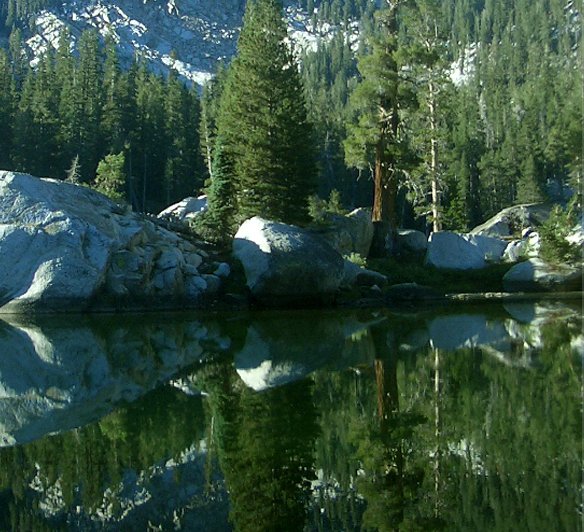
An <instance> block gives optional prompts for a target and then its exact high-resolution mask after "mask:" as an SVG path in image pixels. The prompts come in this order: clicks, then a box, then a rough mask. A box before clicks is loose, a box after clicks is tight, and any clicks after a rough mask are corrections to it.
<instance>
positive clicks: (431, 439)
mask: <svg viewBox="0 0 584 532" xmlns="http://www.w3.org/2000/svg"><path fill="white" fill-rule="evenodd" d="M581 314H582V312H581V307H579V306H575V307H570V306H566V305H565V304H560V303H554V302H546V303H545V304H533V303H529V304H528V303H525V304H524V303H521V304H513V305H511V304H509V305H506V306H501V305H481V306H477V307H467V306H463V307H458V308H456V309H454V308H449V309H441V310H436V309H434V310H424V309H418V310H416V311H412V310H410V311H407V312H405V311H404V312H396V311H392V312H390V311H386V310H383V311H382V310H362V311H341V312H339V311H309V312H305V311H303V312H299V311H294V312H262V313H249V314H247V313H240V314H213V315H208V314H207V315H205V314H193V313H188V314H187V313H176V314H173V313H168V314H164V315H162V314H152V315H140V316H93V317H91V316H79V317H75V318H72V317H71V316H66V317H65V316H61V317H58V318H52V319H50V318H46V317H45V318H42V319H40V318H39V319H36V320H32V321H18V320H14V319H13V320H12V321H0V444H1V446H2V447H3V448H0V529H2V530H5V529H6V530H44V529H46V530H58V529H64V530H102V529H111V530H122V529H124V530H127V529H133V530H137V529H140V530H142V529H143V530H146V529H148V527H151V528H153V529H155V527H160V529H164V530H166V529H175V528H177V529H178V528H179V527H182V529H187V530H205V531H207V530H210V531H211V530H232V529H234V530H402V529H403V530H418V529H419V530H471V529H472V530H509V529H522V530H530V529H531V530H579V529H581V524H580V523H581V512H582V508H581V504H580V501H581V485H580V484H581V483H580V463H581V454H582V453H581V436H582V424H581V403H580V393H581V367H582V357H583V355H584V336H583V334H582V317H581Z"/></svg>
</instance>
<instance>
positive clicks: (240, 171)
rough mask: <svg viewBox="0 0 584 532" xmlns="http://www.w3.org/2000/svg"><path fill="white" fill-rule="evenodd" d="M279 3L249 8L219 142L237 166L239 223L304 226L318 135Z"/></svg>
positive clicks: (266, 1)
mask: <svg viewBox="0 0 584 532" xmlns="http://www.w3.org/2000/svg"><path fill="white" fill-rule="evenodd" d="M287 37H288V36H287V32H286V26H285V23H284V21H283V19H282V5H281V3H280V2H279V1H277V0H255V1H250V2H248V4H247V9H246V13H245V17H244V25H243V29H242V31H241V35H240V38H239V42H238V53H237V57H236V58H235V60H234V61H233V64H232V66H231V70H230V73H229V77H228V80H227V83H226V87H225V90H224V92H223V95H222V99H221V109H220V116H219V120H218V134H219V135H221V136H222V137H223V138H224V140H225V151H226V154H227V156H228V157H230V158H232V160H233V162H234V176H233V177H234V178H235V184H236V191H237V193H236V196H237V209H238V218H239V219H240V220H242V219H245V218H248V217H250V216H254V215H262V216H264V217H267V218H271V219H275V220H280V221H286V222H291V223H302V222H304V221H307V218H308V209H307V201H306V198H307V196H308V195H310V194H311V193H312V192H313V191H314V188H315V163H314V154H313V140H312V134H311V129H310V126H309V124H308V121H307V116H306V115H307V113H306V107H305V101H304V95H303V90H302V84H301V81H300V75H299V73H298V69H297V65H296V62H295V60H294V57H293V55H292V52H291V51H290V48H289V44H288V42H287Z"/></svg>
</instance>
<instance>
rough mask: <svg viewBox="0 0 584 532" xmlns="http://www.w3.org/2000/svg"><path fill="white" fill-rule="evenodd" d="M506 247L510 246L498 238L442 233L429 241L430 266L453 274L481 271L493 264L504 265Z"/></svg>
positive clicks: (427, 262) (427, 257)
mask: <svg viewBox="0 0 584 532" xmlns="http://www.w3.org/2000/svg"><path fill="white" fill-rule="evenodd" d="M506 247H507V243H506V242H505V241H503V240H500V239H498V238H493V237H488V236H483V235H473V234H460V233H454V232H452V231H438V232H436V233H432V234H431V235H430V238H429V239H428V248H427V251H426V264H427V265H428V266H433V267H434V268H445V269H451V270H478V269H481V268H484V267H486V266H487V264H488V263H489V262H498V261H500V260H501V259H502V257H503V253H504V251H505V248H506Z"/></svg>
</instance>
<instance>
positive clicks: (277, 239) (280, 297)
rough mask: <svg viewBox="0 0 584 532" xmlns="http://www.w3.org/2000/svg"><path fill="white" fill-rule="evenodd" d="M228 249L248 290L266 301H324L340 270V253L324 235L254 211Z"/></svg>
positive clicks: (338, 281) (337, 281) (332, 290)
mask: <svg viewBox="0 0 584 532" xmlns="http://www.w3.org/2000/svg"><path fill="white" fill-rule="evenodd" d="M233 253H234V255H235V257H236V258H237V259H238V260H239V261H240V262H241V264H242V265H243V268H244V271H245V276H246V280H247V286H248V287H249V289H250V291H251V294H252V296H253V297H254V298H255V299H257V300H259V301H261V302H262V303H264V304H268V305H276V306H278V305H286V304H310V303H322V302H325V301H328V300H330V299H331V298H332V297H333V296H334V294H335V292H336V291H337V290H338V288H339V287H340V285H341V282H342V280H343V276H344V261H343V258H342V257H341V255H340V254H339V253H337V252H336V251H335V250H334V249H333V248H332V247H331V246H330V245H329V244H328V243H327V242H325V241H324V240H323V239H321V238H319V237H318V236H316V235H314V234H313V233H311V232H310V231H308V230H305V229H300V228H298V227H295V226H291V225H286V224H283V223H277V222H270V221H267V220H264V219H262V218H260V217H258V216H256V217H254V218H250V219H249V220H246V221H245V222H244V223H243V224H242V225H241V227H240V228H239V230H238V231H237V234H236V235H235V239H234V241H233Z"/></svg>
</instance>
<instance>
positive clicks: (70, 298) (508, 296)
mask: <svg viewBox="0 0 584 532" xmlns="http://www.w3.org/2000/svg"><path fill="white" fill-rule="evenodd" d="M183 203H184V205H188V204H189V202H183ZM528 207H529V206H528ZM169 209H170V211H171V212H173V213H174V214H173V216H171V217H170V220H169V219H168V217H167V219H158V218H155V217H150V216H145V215H140V214H136V213H133V212H132V211H131V210H130V209H129V208H128V207H124V206H120V205H118V204H116V203H114V202H113V201H111V200H109V199H108V198H107V197H105V196H103V195H102V194H100V193H98V192H96V191H94V190H92V189H90V188H88V187H85V186H82V185H75V184H71V183H65V182H62V181H57V180H52V179H40V178H37V177H33V176H30V175H28V174H21V173H15V172H7V171H0V314H10V313H13V314H29V313H64V312H65V313H66V312H140V311H151V310H163V311H168V310H190V309H199V310H200V309H209V310H213V309H221V310H229V309H232V310H237V309H248V308H255V307H257V306H265V307H272V308H289V307H319V306H320V307H322V306H326V307H328V306H332V307H365V306H368V307H371V306H387V305H394V304H401V303H404V302H405V303H411V302H427V303H429V302H433V303H440V302H446V303H448V302H453V301H457V302H460V301H482V300H485V301H493V300H503V301H508V300H525V299H532V300H537V299H547V298H555V299H564V298H570V299H577V298H580V299H581V298H582V292H581V290H582V269H581V265H580V267H567V266H561V267H558V266H553V267H552V266H550V265H547V264H545V263H544V262H543V261H542V260H541V259H539V257H538V256H537V252H536V251H537V246H536V245H535V244H534V242H536V240H537V239H536V238H534V234H536V233H535V231H534V230H533V229H532V228H531V229H529V230H526V228H525V227H523V226H525V225H526V224H529V223H531V222H532V220H531V219H530V216H531V215H530V214H529V213H530V212H531V211H533V212H534V213H536V214H537V216H539V217H541V216H542V210H541V208H539V207H533V208H527V207H525V206H520V207H518V208H516V209H515V211H512V210H509V209H506V211H507V212H502V213H501V214H500V215H499V216H498V218H496V219H493V220H492V221H491V223H486V224H483V226H481V227H480V228H477V230H475V231H474V232H471V233H469V234H467V235H465V234H463V235H460V234H457V233H452V232H447V231H444V232H440V233H435V234H432V235H430V238H428V239H427V240H426V237H425V235H423V233H420V232H417V231H412V230H404V231H400V233H399V234H398V235H397V239H396V240H397V245H398V249H397V250H395V249H394V250H391V252H392V253H395V252H397V253H401V254H404V255H411V254H417V256H419V257H423V256H424V254H425V263H426V264H427V265H428V266H429V267H432V268H440V267H446V268H449V269H452V270H465V269H471V270H474V269H477V270H480V268H481V267H484V266H485V265H486V264H488V263H492V262H497V261H499V262H500V261H506V262H516V264H515V265H514V266H511V267H510V269H509V271H508V272H507V273H506V274H505V277H504V278H503V287H504V290H503V292H500V293H497V294H494V293H488V292H487V293H473V294H458V293H456V294H446V293H444V292H441V291H437V290H436V289H433V288H430V287H424V286H420V285H418V284H416V283H396V282H395V281H394V282H393V283H392V278H391V272H389V273H388V272H385V273H386V275H384V274H382V273H380V272H378V271H373V270H370V269H367V268H364V267H362V266H360V265H358V264H356V263H355V262H358V261H355V260H354V258H355V257H357V258H364V257H366V256H367V250H368V249H369V248H370V246H371V243H372V239H373V233H374V227H373V224H372V223H371V222H370V215H369V213H368V211H367V210H366V209H357V210H355V211H354V212H352V213H350V214H348V215H347V216H343V215H328V217H327V223H326V225H325V226H323V227H316V228H315V227H311V228H306V229H303V228H298V227H294V226H290V225H286V224H282V223H275V222H271V221H269V220H263V219H261V218H259V217H255V218H252V219H250V220H247V221H246V222H244V223H243V225H242V226H241V227H240V229H239V231H238V233H237V234H236V235H235V239H234V243H233V251H232V253H226V252H225V250H222V251H220V250H218V249H216V248H214V247H213V246H211V245H210V244H208V243H206V242H204V241H202V240H201V239H200V238H198V237H197V235H196V234H195V233H194V232H192V231H191V230H189V227H188V225H185V224H184V222H183V221H181V219H182V220H184V219H185V218H186V219H188V216H186V215H185V213H184V212H178V215H177V214H176V213H177V209H172V208H169ZM196 209H197V210H198V211H199V212H200V211H202V208H201V204H200V201H199V202H197V203H196ZM168 212H169V211H168V209H167V210H166V213H168ZM165 216H167V214H166V215H165ZM175 218H176V219H175ZM512 226H519V227H518V229H519V230H520V231H521V232H522V233H523V234H524V235H525V236H524V238H523V240H516V239H515V240H514V239H513V238H512V236H511V229H512ZM515 230H517V228H515ZM578 231H579V232H578ZM501 233H503V234H501ZM496 234H499V236H500V237H497V236H494V235H496ZM575 235H576V236H575V237H574V238H575V240H576V242H579V241H580V240H582V241H584V236H583V235H584V232H583V231H582V228H576V229H575ZM580 245H581V244H580ZM511 247H512V248H513V249H512V250H511ZM511 251H513V257H510V254H511ZM519 251H521V253H520V252H519ZM363 262H364V261H363ZM481 292H482V291H481Z"/></svg>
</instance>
